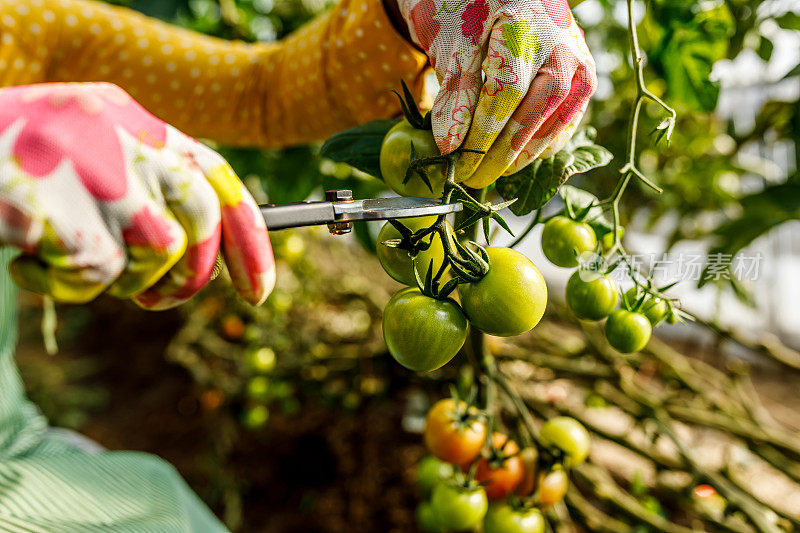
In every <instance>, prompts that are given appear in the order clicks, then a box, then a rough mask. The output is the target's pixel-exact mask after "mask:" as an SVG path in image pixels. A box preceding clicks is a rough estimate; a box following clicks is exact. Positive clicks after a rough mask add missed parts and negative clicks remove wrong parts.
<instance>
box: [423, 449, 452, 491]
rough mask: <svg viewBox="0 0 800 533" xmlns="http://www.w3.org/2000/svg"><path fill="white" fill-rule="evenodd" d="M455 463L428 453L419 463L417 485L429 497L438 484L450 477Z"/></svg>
mask: <svg viewBox="0 0 800 533" xmlns="http://www.w3.org/2000/svg"><path fill="white" fill-rule="evenodd" d="M452 475H453V465H451V464H450V463H445V462H444V461H440V460H439V459H437V458H436V457H434V456H432V455H426V456H425V457H423V458H422V460H421V461H420V462H419V464H418V465H417V486H418V487H419V490H420V492H421V493H422V495H423V496H424V497H426V498H427V497H429V496H430V495H431V492H433V489H434V487H435V486H436V485H438V484H439V483H441V482H443V481H446V480H448V479H450V477H451V476H452Z"/></svg>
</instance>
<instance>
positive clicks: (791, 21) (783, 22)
mask: <svg viewBox="0 0 800 533" xmlns="http://www.w3.org/2000/svg"><path fill="white" fill-rule="evenodd" d="M775 22H777V23H778V26H780V27H781V28H783V29H784V30H797V31H800V15H798V14H797V13H795V12H793V11H788V12H786V13H784V14H783V15H781V16H779V17H776V18H775Z"/></svg>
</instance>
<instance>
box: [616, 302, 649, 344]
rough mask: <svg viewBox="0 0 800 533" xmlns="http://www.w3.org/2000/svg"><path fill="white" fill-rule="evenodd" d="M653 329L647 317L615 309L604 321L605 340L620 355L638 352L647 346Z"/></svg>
mask: <svg viewBox="0 0 800 533" xmlns="http://www.w3.org/2000/svg"><path fill="white" fill-rule="evenodd" d="M652 332H653V327H652V326H651V325H650V321H649V320H647V317H646V316H644V315H643V314H641V313H634V312H633V311H628V310H627V309H617V310H616V311H614V312H613V313H611V315H610V316H609V317H608V320H606V339H607V340H608V343H609V344H610V345H611V346H613V347H614V348H615V349H616V350H617V351H618V352H620V353H633V352H638V351H639V350H641V349H642V348H644V347H645V346H646V345H647V341H649V340H650V334H651V333H652Z"/></svg>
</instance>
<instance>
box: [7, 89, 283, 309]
mask: <svg viewBox="0 0 800 533" xmlns="http://www.w3.org/2000/svg"><path fill="white" fill-rule="evenodd" d="M220 243H221V244H222V249H223V252H224V256H225V261H226V263H227V265H228V269H229V271H230V274H231V277H232V278H233V282H234V285H235V286H236V289H237V290H238V292H239V293H240V294H241V295H242V296H243V297H244V298H245V299H246V300H247V301H248V302H250V303H253V304H259V303H261V302H263V301H264V299H265V298H266V297H267V295H268V294H269V292H270V291H271V290H272V287H273V285H274V282H275V267H274V261H273V257H272V248H271V247H270V242H269V237H268V236H267V230H266V226H265V224H264V220H263V218H262V217H261V215H260V213H259V211H258V207H257V205H256V203H255V202H254V201H253V199H252V197H251V196H250V194H249V193H248V192H247V190H246V189H245V188H244V186H243V185H242V183H241V182H240V181H239V179H238V178H237V177H236V175H235V174H234V172H233V170H232V169H231V168H230V166H229V165H228V164H227V163H226V162H225V160H224V159H223V158H222V157H221V156H219V155H218V154H217V153H216V152H214V151H213V150H211V149H210V148H208V147H206V146H204V145H202V144H200V143H198V142H197V141H195V140H194V139H192V138H190V137H188V136H186V135H184V134H183V133H181V132H179V131H178V130H176V129H175V128H173V127H171V126H169V125H167V124H165V123H164V122H162V121H161V120H159V119H157V118H156V117H154V116H153V115H151V114H150V113H148V112H147V111H146V110H145V109H144V108H142V107H141V106H140V105H139V104H138V103H136V102H135V101H134V100H133V99H132V98H131V97H130V96H128V94H127V93H125V92H124V91H123V90H122V89H120V88H119V87H117V86H115V85H110V84H106V83H68V84H60V83H59V84H41V85H31V86H22V87H11V88H7V89H0V244H10V245H13V246H16V247H18V248H20V249H22V251H23V254H22V255H21V256H19V257H18V258H17V259H16V260H15V261H14V262H13V263H12V264H11V273H12V275H13V277H14V279H15V280H16V281H17V283H19V285H21V286H22V287H24V288H27V289H29V290H31V291H34V292H37V293H40V294H46V295H50V296H52V297H54V298H55V299H57V300H60V301H67V302H85V301H88V300H91V299H92V298H94V297H96V296H97V295H98V294H100V293H102V292H104V291H106V292H108V293H109V294H111V295H114V296H117V297H120V298H133V299H134V300H135V301H136V302H137V303H138V304H139V305H141V306H143V307H145V308H149V309H164V308H167V307H171V306H174V305H177V304H179V303H181V302H183V301H185V300H186V299H188V298H189V297H191V296H192V295H193V294H194V293H196V292H197V291H198V290H199V289H200V288H201V287H203V286H204V285H205V284H206V283H207V282H208V280H209V278H210V276H211V272H212V270H213V267H214V262H215V259H216V257H217V253H218V250H219V248H220Z"/></svg>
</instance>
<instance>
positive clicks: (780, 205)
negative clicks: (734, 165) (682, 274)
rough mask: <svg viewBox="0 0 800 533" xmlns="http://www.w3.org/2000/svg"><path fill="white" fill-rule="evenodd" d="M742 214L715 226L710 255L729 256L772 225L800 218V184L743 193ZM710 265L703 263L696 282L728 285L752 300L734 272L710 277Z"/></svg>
mask: <svg viewBox="0 0 800 533" xmlns="http://www.w3.org/2000/svg"><path fill="white" fill-rule="evenodd" d="M741 206H742V209H741V214H740V215H739V216H738V217H737V218H734V219H732V220H729V221H727V222H725V223H723V224H721V225H720V226H718V227H717V228H716V229H715V230H714V232H713V234H712V237H713V238H714V241H715V243H714V246H713V247H712V248H711V249H710V250H709V252H708V254H709V256H714V255H717V254H720V255H724V256H729V257H731V260H732V258H733V257H735V256H736V254H738V253H739V252H740V251H741V250H742V249H743V248H745V247H746V246H747V245H749V244H750V243H752V242H753V241H754V240H756V239H757V238H758V237H760V236H762V235H764V234H765V233H767V232H768V231H770V230H771V229H772V228H774V227H776V226H778V225H780V224H783V223H785V222H788V221H790V220H800V184H798V183H782V184H779V185H773V186H771V187H767V188H765V189H764V190H763V191H761V192H758V193H755V194H751V195H749V196H745V197H744V198H742V199H741ZM709 273H710V266H706V269H705V270H704V271H703V274H702V275H701V276H700V281H699V282H698V284H697V286H698V287H702V286H704V285H706V284H708V283H711V282H720V283H724V284H728V285H730V287H731V288H732V289H733V291H734V293H735V294H736V295H737V297H739V299H740V300H742V301H743V302H744V303H747V304H751V303H752V298H751V297H750V295H749V294H748V293H747V290H746V289H745V288H744V286H743V285H742V284H741V282H740V281H739V280H737V279H736V278H735V276H734V275H733V273H728V275H727V276H726V277H720V279H713V278H712V277H711V276H710V275H709Z"/></svg>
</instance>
